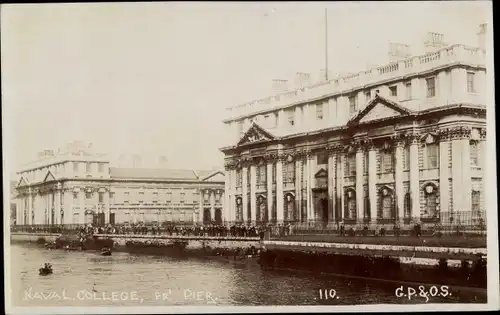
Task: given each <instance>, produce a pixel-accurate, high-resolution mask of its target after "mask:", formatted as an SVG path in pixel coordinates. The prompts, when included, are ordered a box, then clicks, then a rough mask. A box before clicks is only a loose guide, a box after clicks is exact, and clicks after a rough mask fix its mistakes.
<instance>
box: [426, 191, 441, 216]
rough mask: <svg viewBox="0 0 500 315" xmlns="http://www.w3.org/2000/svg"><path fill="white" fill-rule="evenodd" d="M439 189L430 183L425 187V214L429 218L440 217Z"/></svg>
mask: <svg viewBox="0 0 500 315" xmlns="http://www.w3.org/2000/svg"><path fill="white" fill-rule="evenodd" d="M437 194H438V191H437V187H436V186H434V185H432V184H428V185H426V186H425V187H424V196H425V207H424V216H425V217H427V218H436V217H438V214H439V211H438V203H439V201H438V195H437Z"/></svg>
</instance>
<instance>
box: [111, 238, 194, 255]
mask: <svg viewBox="0 0 500 315" xmlns="http://www.w3.org/2000/svg"><path fill="white" fill-rule="evenodd" d="M186 245H187V242H185V243H184V242H174V243H170V244H157V243H142V242H133V241H129V242H127V243H126V244H125V246H119V247H116V248H115V250H118V251H125V252H128V253H134V254H150V255H170V254H181V253H183V251H184V248H185V247H186Z"/></svg>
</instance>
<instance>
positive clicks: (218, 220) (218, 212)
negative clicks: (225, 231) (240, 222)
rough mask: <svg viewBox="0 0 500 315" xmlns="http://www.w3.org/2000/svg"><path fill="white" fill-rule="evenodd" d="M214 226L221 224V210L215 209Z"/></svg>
mask: <svg viewBox="0 0 500 315" xmlns="http://www.w3.org/2000/svg"><path fill="white" fill-rule="evenodd" d="M215 224H217V225H221V224H222V210H221V209H215Z"/></svg>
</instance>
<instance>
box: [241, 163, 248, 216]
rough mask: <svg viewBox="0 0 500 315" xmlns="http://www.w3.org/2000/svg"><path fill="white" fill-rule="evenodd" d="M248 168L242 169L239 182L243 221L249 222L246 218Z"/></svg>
mask: <svg viewBox="0 0 500 315" xmlns="http://www.w3.org/2000/svg"><path fill="white" fill-rule="evenodd" d="M247 172H248V168H247V166H246V165H244V166H243V167H242V172H241V173H242V174H241V176H242V181H241V203H242V209H243V221H245V222H247V221H248V220H250V218H249V217H248V175H247Z"/></svg>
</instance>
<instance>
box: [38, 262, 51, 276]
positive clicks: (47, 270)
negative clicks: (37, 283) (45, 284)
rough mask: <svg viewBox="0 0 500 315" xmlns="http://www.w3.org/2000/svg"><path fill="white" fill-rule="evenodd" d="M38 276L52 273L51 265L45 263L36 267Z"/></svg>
mask: <svg viewBox="0 0 500 315" xmlns="http://www.w3.org/2000/svg"><path fill="white" fill-rule="evenodd" d="M38 272H39V274H40V276H46V275H50V274H52V272H53V271H52V265H50V264H45V265H44V266H43V267H42V268H40V269H38Z"/></svg>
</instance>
